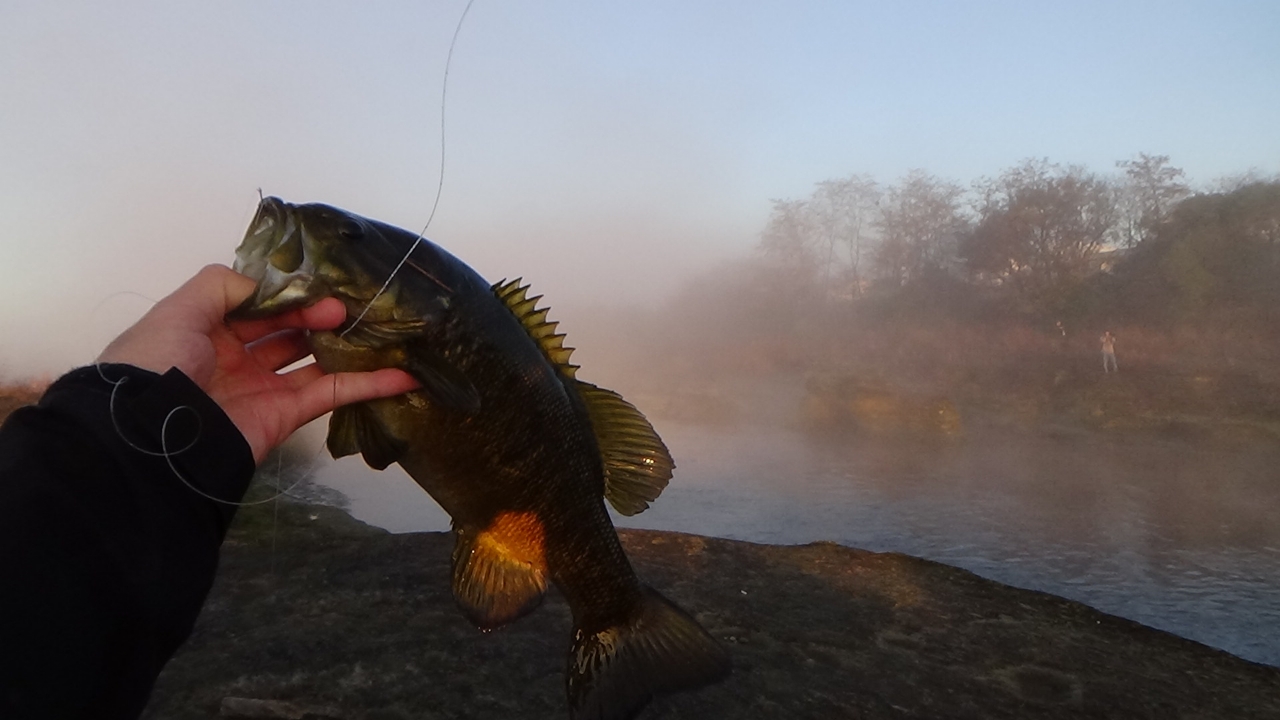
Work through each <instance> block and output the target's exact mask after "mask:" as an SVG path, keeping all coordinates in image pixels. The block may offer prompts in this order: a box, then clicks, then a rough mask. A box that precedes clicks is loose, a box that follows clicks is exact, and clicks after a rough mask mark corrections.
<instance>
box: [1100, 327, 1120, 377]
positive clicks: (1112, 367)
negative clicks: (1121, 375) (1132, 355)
mask: <svg viewBox="0 0 1280 720" xmlns="http://www.w3.org/2000/svg"><path fill="white" fill-rule="evenodd" d="M1101 340H1102V372H1103V373H1110V372H1120V366H1119V365H1116V337H1115V335H1112V334H1111V331H1110V330H1108V331H1106V332H1104V333H1102V338H1101Z"/></svg>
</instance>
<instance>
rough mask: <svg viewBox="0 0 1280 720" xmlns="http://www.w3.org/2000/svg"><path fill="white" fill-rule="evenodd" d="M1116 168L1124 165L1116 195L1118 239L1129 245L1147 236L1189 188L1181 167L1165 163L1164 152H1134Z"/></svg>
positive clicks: (1189, 191)
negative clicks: (1131, 157)
mask: <svg viewBox="0 0 1280 720" xmlns="http://www.w3.org/2000/svg"><path fill="white" fill-rule="evenodd" d="M1116 167H1120V168H1124V174H1125V177H1124V181H1123V184H1122V185H1121V186H1120V192H1119V193H1118V197H1117V213H1118V215H1119V228H1118V229H1119V236H1120V237H1119V239H1120V242H1121V243H1122V244H1124V245H1125V246H1127V247H1133V246H1135V245H1137V244H1138V243H1141V242H1142V241H1144V240H1146V239H1147V238H1149V237H1150V236H1151V233H1152V231H1153V230H1154V229H1155V227H1156V225H1158V224H1159V223H1160V222H1161V221H1163V220H1164V219H1165V218H1167V217H1168V216H1169V213H1170V211H1172V210H1173V208H1174V206H1175V205H1177V204H1178V203H1179V202H1181V201H1182V200H1184V199H1185V198H1186V197H1187V196H1188V195H1190V194H1191V189H1190V188H1189V187H1187V185H1186V183H1184V182H1183V181H1182V178H1183V172H1182V170H1181V169H1180V168H1176V167H1173V166H1171V165H1169V156H1168V155H1148V154H1146V153H1138V156H1137V157H1135V158H1133V159H1132V160H1121V161H1119V162H1117V163H1116Z"/></svg>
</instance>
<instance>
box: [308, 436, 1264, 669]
mask: <svg viewBox="0 0 1280 720" xmlns="http://www.w3.org/2000/svg"><path fill="white" fill-rule="evenodd" d="M657 426H658V427H659V428H660V430H661V432H662V433H663V437H664V439H665V440H666V442H667V443H668V445H669V446H670V448H671V450H672V453H673V455H674V456H675V458H676V462H677V464H678V467H677V470H676V476H675V479H673V481H672V483H671V485H670V486H669V487H668V489H667V490H666V491H665V492H664V493H663V495H662V497H661V498H659V499H658V501H657V502H655V503H654V505H653V507H651V508H650V509H649V510H646V511H645V512H644V513H642V514H640V515H637V516H635V517H632V518H619V517H617V516H615V522H616V524H617V525H618V526H620V527H638V528H652V529H659V530H675V531H680V532H688V533H696V534H703V535H713V536H718V537H726V538H734V539H739V540H748V541H751V542H761V543H781V544H795V543H807V542H814V541H820V540H826V541H834V542H838V543H841V544H845V545H849V546H853V547H860V548H865V549H869V550H875V551H883V552H902V553H907V554H910V555H916V556H918V557H924V558H929V559H931V560H937V561H940V562H945V563H948V564H952V565H957V566H959V567H963V568H965V569H968V570H971V571H973V572H976V573H978V574H979V575H982V576H984V577H987V578H991V579H995V580H999V581H1001V582H1006V583H1009V584H1012V585H1016V586H1019V587H1026V588H1032V589H1036V590H1043V591H1046V592H1051V593H1054V594H1057V595H1062V596H1064V597H1068V598H1071V599H1074V600H1079V601H1081V602H1084V603H1087V604H1089V605H1092V606H1094V607H1096V608H1099V609H1101V610H1104V611H1106V612H1110V613H1113V614H1116V615H1121V616H1123V617H1127V618H1130V619H1133V620H1137V621H1139V622H1142V623H1144V624H1148V625H1151V626H1154V627H1157V628H1161V629H1163V630H1167V631H1170V632H1173V633H1175V634H1178V635H1182V636H1183V637H1188V638H1191V639H1194V640H1198V641H1200V642H1203V643H1206V644H1208V645H1212V646H1214V647H1218V648H1222V649H1225V650H1227V651H1229V652H1231V653H1233V654H1236V655H1239V656H1241V657H1244V658H1247V659H1250V660H1254V661H1256V662H1264V663H1270V664H1274V665H1280V595H1278V594H1277V593H1276V592H1275V588H1276V587H1280V526H1278V525H1277V524H1276V523H1275V521H1274V519H1275V518H1276V517H1277V516H1280V484H1277V483H1276V481H1275V468H1276V467H1280V450H1277V449H1276V448H1274V447H1272V448H1253V449H1248V450H1243V451H1241V450H1240V449H1234V450H1228V449H1223V448H1212V447H1202V446H1194V445H1193V446H1187V445H1185V444H1181V443H1171V442H1167V441H1151V440H1133V439H1127V440H1108V439H1100V438H1091V437H1082V436H1066V437H1052V438H1034V437H1027V436H1023V435H1016V434H1012V435H1001V434H992V435H991V436H985V437H982V438H970V439H968V440H967V441H965V442H962V443H931V442H925V443H910V444H908V445H907V446H902V445H900V444H895V443H891V442H884V441H878V440H870V441H868V440H862V441H856V440H847V439H846V440H833V439H830V438H828V439H825V440H822V439H814V438H813V437H812V436H810V435H807V434H803V433H798V432H795V431H793V430H787V429H782V428H776V427H768V426H760V425H755V426H746V427H743V426H738V427H734V428H723V427H706V426H698V425H690V424H685V423H670V422H666V423H664V422H660V421H659V422H657ZM315 477H316V479H317V480H318V481H319V482H320V483H322V484H324V485H327V486H330V487H333V488H335V489H338V490H339V491H341V492H342V493H344V494H345V495H346V496H347V497H348V498H349V506H348V507H349V510H350V511H351V512H352V514H353V515H355V517H357V518H358V519H361V520H364V521H365V522H369V523H371V524H374V525H379V526H381V527H385V528H387V529H389V530H392V531H394V532H411V531H421V530H434V531H443V530H448V529H449V519H448V516H447V515H445V514H444V512H443V511H441V510H440V509H439V508H438V506H436V505H435V503H434V502H432V501H431V500H430V498H429V497H428V496H427V495H426V494H425V493H423V492H422V491H421V490H419V489H418V487H417V486H416V485H415V484H414V483H413V481H412V480H411V479H410V478H408V477H407V476H406V475H404V473H403V472H401V471H400V470H399V469H398V468H395V467H392V468H391V469H388V470H387V471H385V472H383V473H375V472H372V471H370V470H369V469H368V468H366V467H365V466H364V465H363V463H362V462H361V461H360V460H359V459H358V458H354V459H353V458H346V459H344V460H342V461H339V462H337V463H332V464H325V465H324V466H322V467H321V468H319V469H318V471H317V473H316V476H315ZM797 601H800V602H802V601H803V599H797Z"/></svg>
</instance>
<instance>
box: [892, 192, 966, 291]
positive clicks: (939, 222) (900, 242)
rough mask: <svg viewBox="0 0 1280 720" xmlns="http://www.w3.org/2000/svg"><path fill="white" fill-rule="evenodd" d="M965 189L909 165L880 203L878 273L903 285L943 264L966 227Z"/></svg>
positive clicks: (945, 263)
mask: <svg viewBox="0 0 1280 720" xmlns="http://www.w3.org/2000/svg"><path fill="white" fill-rule="evenodd" d="M963 197H964V189H963V188H961V187H960V186H959V185H956V184H955V183H952V182H949V181H946V180H942V179H940V178H938V177H935V176H933V175H930V174H929V173H927V172H925V171H923V170H912V171H911V172H910V173H908V174H907V176H906V177H905V178H903V179H902V181H901V182H900V183H898V184H897V185H894V186H892V187H890V188H889V190H888V191H887V192H886V193H885V196H884V199H883V200H882V202H881V204H880V218H879V223H878V224H879V227H880V233H881V235H880V244H879V247H878V248H877V250H876V253H875V266H876V270H877V273H878V274H879V275H880V277H882V278H885V279H887V280H889V281H891V282H893V283H895V284H898V285H904V284H906V283H908V282H910V281H911V280H914V279H917V278H919V277H920V276H922V275H924V274H926V273H928V272H929V271H931V270H938V269H943V268H945V267H946V266H947V265H948V264H949V263H950V260H951V258H952V256H953V254H954V249H955V244H956V241H957V239H958V238H959V236H960V235H961V234H963V233H964V232H965V230H966V229H967V228H968V224H969V222H968V219H967V218H966V217H965V213H964V209H963V205H962V199H963Z"/></svg>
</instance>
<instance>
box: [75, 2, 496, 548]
mask: <svg viewBox="0 0 1280 720" xmlns="http://www.w3.org/2000/svg"><path fill="white" fill-rule="evenodd" d="M474 4H475V0H468V1H467V4H466V7H464V8H463V10H462V15H461V16H460V17H459V18H458V24H457V26H456V27H454V30H453V38H452V39H451V40H450V42H449V52H448V54H447V56H446V58H445V66H444V77H443V82H442V84H441V89H440V172H439V177H438V180H437V182H436V193H435V200H434V201H433V202H432V204H431V212H430V214H428V216H427V222H426V223H425V224H424V225H423V226H422V231H421V232H419V233H418V236H417V237H416V238H414V241H413V242H412V243H411V244H410V245H409V249H408V251H407V252H405V254H404V257H402V258H400V262H398V263H396V266H395V268H394V269H393V270H392V271H391V274H390V275H389V276H388V277H387V280H386V282H384V283H383V284H382V287H380V288H379V289H378V292H377V293H375V294H374V296H373V298H372V299H370V300H369V302H368V303H367V304H366V305H365V306H364V309H363V310H361V311H360V314H359V315H358V316H357V317H356V319H355V321H353V322H352V323H351V324H350V325H349V326H348V327H347V328H346V329H345V330H343V331H342V332H341V333H340V334H339V335H338V337H340V338H341V337H345V336H346V334H347V333H349V332H351V330H353V329H354V328H355V327H356V325H358V324H359V323H360V321H361V320H363V319H364V317H365V315H367V314H368V313H369V310H370V308H372V307H373V304H374V303H375V302H377V300H378V298H379V297H381V296H382V295H383V293H385V292H386V290H387V288H388V287H390V285H391V281H392V280H394V279H395V277H396V275H397V274H398V273H399V272H400V270H401V268H403V267H404V265H405V263H407V262H408V261H409V257H410V256H411V255H412V254H413V251H414V249H415V248H416V247H417V246H418V243H419V242H421V241H422V240H423V239H425V237H426V234H427V229H428V228H429V227H431V221H432V220H434V219H435V216H436V210H437V209H438V208H439V207H440V198H441V195H442V194H443V192H444V160H445V148H446V143H445V107H446V101H447V99H448V92H449V70H450V68H451V67H452V65H453V51H454V48H455V47H457V44H458V36H459V34H461V32H462V26H463V23H464V22H465V20H466V19H467V14H468V13H469V12H470V11H471V6H472V5H474ZM258 195H259V201H261V196H262V189H261V188H259V189H258ZM148 299H149V298H148ZM154 302H155V301H154V300H152V303H154ZM94 369H95V370H97V372H98V376H99V377H101V378H102V381H103V382H105V383H107V384H108V385H111V386H112V387H111V395H110V399H109V400H108V405H107V413H108V415H109V416H110V418H111V424H112V427H113V428H114V429H115V431H116V435H117V436H119V438H120V439H121V440H122V441H124V443H125V444H126V445H128V446H129V447H131V448H133V449H134V450H135V451H137V452H139V453H142V454H144V455H148V456H151V457H163V458H164V459H165V463H166V464H168V466H169V470H170V471H171V472H173V474H174V475H175V476H177V478H178V480H180V481H182V484H183V485H186V486H187V488H188V489H189V490H191V491H192V492H194V493H195V494H197V495H199V496H200V497H203V498H205V499H206V500H210V501H212V502H216V503H220V504H222V505H230V506H233V507H249V506H253V505H262V504H265V503H269V502H272V501H275V500H279V498H280V497H281V496H282V495H288V494H289V492H290V491H291V490H293V489H294V488H295V487H297V486H298V485H299V484H301V483H302V482H303V481H304V480H306V478H307V474H306V473H303V474H302V475H301V476H300V477H299V478H298V479H297V480H296V481H294V482H293V484H291V485H289V487H287V488H284V489H283V490H282V489H281V488H280V484H281V478H282V476H283V461H282V460H281V457H280V456H279V455H277V466H276V478H275V486H276V487H275V489H276V493H275V494H274V495H272V496H271V497H268V498H264V499H261V500H252V501H248V502H244V501H235V500H226V499H223V498H219V497H215V496H213V495H210V494H209V493H207V492H205V491H203V490H201V489H200V488H198V487H196V486H195V485H194V484H193V483H192V482H191V481H190V480H188V479H187V478H186V476H184V475H183V474H182V472H181V471H180V470H178V466H177V465H176V464H175V463H174V460H173V458H174V456H176V455H180V454H182V453H184V452H186V451H188V450H190V449H191V448H192V447H195V444H196V442H197V441H198V440H199V439H200V433H201V430H202V429H203V421H202V419H201V418H200V414H199V413H198V412H197V411H196V410H195V408H192V407H191V406H189V405H178V406H176V407H174V408H173V409H171V410H170V411H169V412H168V414H166V415H165V418H164V421H163V422H162V423H161V426H160V449H159V450H150V449H147V448H144V447H142V446H140V445H138V444H137V443H135V442H133V441H132V440H130V439H129V438H128V436H126V435H125V432H124V429H123V428H122V427H121V426H120V422H119V421H118V419H117V418H116V394H117V393H118V392H119V390H120V387H121V386H123V385H124V384H125V383H126V382H128V381H129V378H128V377H127V376H126V377H121V378H119V379H118V380H112V379H110V378H108V377H107V375H106V373H105V372H104V371H103V369H102V363H100V362H95V363H94ZM333 396H334V405H335V406H336V405H337V396H338V381H337V378H336V377H335V378H334V379H333ZM183 410H186V411H188V412H191V413H192V414H194V415H195V419H196V423H197V425H196V432H195V435H194V436H193V437H192V439H191V441H190V442H188V443H187V444H186V445H184V446H183V447H181V448H179V449H177V450H170V449H169V446H168V442H169V427H170V423H171V422H172V421H173V418H174V417H175V416H176V415H177V414H178V413H179V412H182V411H183ZM322 451H323V447H322V448H321V451H318V452H317V453H316V455H317V457H318V456H319V454H320V452H322ZM276 452H277V453H278V452H279V450H276ZM290 497H292V496H290ZM278 513H279V505H278V504H277V506H276V515H277V516H278ZM274 542H275V538H274V535H273V537H272V543H273V546H274Z"/></svg>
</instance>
